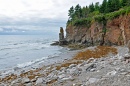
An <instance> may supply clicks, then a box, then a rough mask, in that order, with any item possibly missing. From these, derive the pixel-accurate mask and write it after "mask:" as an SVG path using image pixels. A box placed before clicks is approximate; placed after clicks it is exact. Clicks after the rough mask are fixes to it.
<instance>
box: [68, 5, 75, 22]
mask: <svg viewBox="0 0 130 86" xmlns="http://www.w3.org/2000/svg"><path fill="white" fill-rule="evenodd" d="M73 15H74V7H73V6H72V7H71V8H70V10H69V13H68V16H69V20H71V19H72V18H73Z"/></svg>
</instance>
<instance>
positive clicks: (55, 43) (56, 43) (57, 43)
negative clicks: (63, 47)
mask: <svg viewBox="0 0 130 86" xmlns="http://www.w3.org/2000/svg"><path fill="white" fill-rule="evenodd" d="M51 45H52V46H54V45H59V42H58V41H55V42H54V43H52V44H51Z"/></svg>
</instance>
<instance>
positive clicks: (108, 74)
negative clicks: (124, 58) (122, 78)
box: [107, 70, 117, 76]
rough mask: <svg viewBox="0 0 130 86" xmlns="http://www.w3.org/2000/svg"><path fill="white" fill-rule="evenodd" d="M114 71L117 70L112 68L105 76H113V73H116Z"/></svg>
mask: <svg viewBox="0 0 130 86" xmlns="http://www.w3.org/2000/svg"><path fill="white" fill-rule="evenodd" d="M116 73H117V71H115V70H113V71H111V72H108V73H107V76H114V75H116Z"/></svg>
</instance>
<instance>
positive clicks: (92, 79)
mask: <svg viewBox="0 0 130 86" xmlns="http://www.w3.org/2000/svg"><path fill="white" fill-rule="evenodd" d="M98 81H99V79H97V78H90V79H89V80H88V83H89V84H91V83H95V82H98Z"/></svg>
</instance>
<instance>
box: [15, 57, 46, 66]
mask: <svg viewBox="0 0 130 86" xmlns="http://www.w3.org/2000/svg"><path fill="white" fill-rule="evenodd" d="M47 58H48V57H43V58H40V59H36V60H34V61H29V62H25V63H22V64H17V67H19V68H23V67H27V66H30V65H32V64H35V63H39V62H41V61H43V60H44V59H47Z"/></svg>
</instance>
